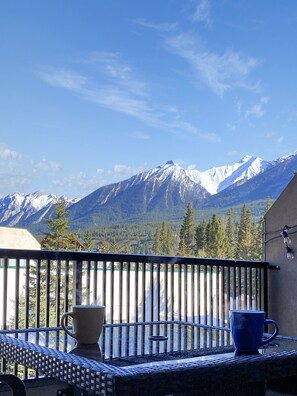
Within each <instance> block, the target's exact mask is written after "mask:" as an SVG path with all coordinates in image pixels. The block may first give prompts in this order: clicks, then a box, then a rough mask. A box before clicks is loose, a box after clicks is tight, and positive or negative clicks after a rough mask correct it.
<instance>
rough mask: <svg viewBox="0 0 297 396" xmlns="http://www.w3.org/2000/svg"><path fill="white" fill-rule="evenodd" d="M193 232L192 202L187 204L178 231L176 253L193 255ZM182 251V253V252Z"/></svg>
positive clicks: (194, 231) (194, 228) (194, 230)
mask: <svg viewBox="0 0 297 396" xmlns="http://www.w3.org/2000/svg"><path fill="white" fill-rule="evenodd" d="M195 233H196V227H195V223H194V211H193V207H192V204H191V203H189V204H188V205H187V210H186V214H185V217H184V220H183V222H182V225H181V228H180V233H179V240H180V242H179V246H178V253H177V254H178V255H180V256H181V255H183V256H194V255H195ZM182 252H183V253H184V254H182Z"/></svg>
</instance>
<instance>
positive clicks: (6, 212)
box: [0, 192, 78, 226]
mask: <svg viewBox="0 0 297 396" xmlns="http://www.w3.org/2000/svg"><path fill="white" fill-rule="evenodd" d="M58 200H62V201H63V202H65V206H66V207H69V206H70V205H72V204H73V203H75V202H77V201H78V200H77V199H68V198H67V197H65V196H62V197H57V196H56V195H53V194H50V195H45V194H42V193H40V192H34V193H33V194H22V193H13V194H9V195H7V196H6V197H4V198H2V199H0V224H1V225H2V226H5V225H9V226H15V225H22V226H24V225H26V224H27V223H28V224H32V223H38V222H40V221H41V220H42V219H43V218H44V217H46V216H47V215H48V214H49V212H50V211H51V210H52V207H53V205H54V204H55V203H56V202H57V201H58Z"/></svg>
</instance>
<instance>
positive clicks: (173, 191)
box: [0, 151, 297, 228]
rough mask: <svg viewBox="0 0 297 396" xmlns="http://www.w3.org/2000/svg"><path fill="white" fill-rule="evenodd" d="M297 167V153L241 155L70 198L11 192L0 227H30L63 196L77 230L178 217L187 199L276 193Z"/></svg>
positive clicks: (204, 201) (218, 202) (227, 200)
mask: <svg viewBox="0 0 297 396" xmlns="http://www.w3.org/2000/svg"><path fill="white" fill-rule="evenodd" d="M296 169H297V151H294V152H293V153H291V154H289V155H287V156H284V157H280V158H278V159H277V160H273V161H265V160H263V159H261V158H259V157H252V156H249V155H247V156H245V157H243V158H242V159H241V160H240V161H237V162H235V163H234V164H233V165H223V166H219V167H212V168H210V169H208V170H206V171H203V172H201V171H198V170H196V169H183V168H182V167H181V166H180V165H179V164H176V163H174V162H173V161H171V160H170V161H167V162H166V163H165V165H163V166H157V167H155V168H153V169H150V170H148V171H145V172H141V173H138V174H136V175H134V176H132V177H130V178H129V179H126V180H123V181H120V182H118V183H113V184H109V185H106V186H103V187H100V188H98V189H97V190H95V191H93V192H92V193H90V194H88V195H87V196H86V197H84V198H82V199H80V200H78V199H75V198H74V199H69V198H67V197H65V196H62V197H57V196H56V195H54V194H49V195H44V194H42V193H40V192H35V193H33V194H22V193H13V194H9V195H8V196H6V197H4V198H2V199H0V225H3V226H18V227H28V228H30V227H31V226H33V225H36V224H40V223H41V222H42V221H43V220H44V219H46V218H48V217H49V216H51V215H52V214H53V213H54V205H55V203H56V202H57V200H59V199H61V200H63V202H64V203H65V206H66V208H67V210H68V217H69V224H71V225H72V226H75V227H79V228H89V227H90V226H92V227H96V226H99V225H102V224H109V223H116V222H119V221H125V219H126V220H127V221H131V220H133V219H135V220H137V219H140V218H150V217H162V214H165V213H166V214H167V215H168V216H169V218H170V216H171V217H172V216H176V215H177V213H178V212H179V210H181V208H184V207H185V205H186V204H187V203H188V202H192V203H193V207H194V208H195V209H201V210H203V209H210V208H212V207H213V208H224V207H228V206H234V205H239V204H241V203H242V202H252V201H256V200H261V199H265V198H267V196H270V197H271V198H276V196H277V195H278V194H279V193H280V192H281V191H282V189H283V188H284V187H285V185H286V184H287V183H288V182H289V181H290V178H291V177H292V173H293V171H294V170H296Z"/></svg>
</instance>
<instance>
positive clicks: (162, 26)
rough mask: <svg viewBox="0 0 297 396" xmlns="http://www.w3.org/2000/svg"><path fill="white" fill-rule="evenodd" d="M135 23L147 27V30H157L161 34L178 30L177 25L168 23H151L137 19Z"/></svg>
mask: <svg viewBox="0 0 297 396" xmlns="http://www.w3.org/2000/svg"><path fill="white" fill-rule="evenodd" d="M134 23H136V24H137V25H140V26H143V27H146V28H150V29H154V30H157V31H159V32H170V31H172V30H174V29H176V27H177V23H168V22H164V23H153V22H149V21H147V20H145V19H142V18H141V19H135V20H134Z"/></svg>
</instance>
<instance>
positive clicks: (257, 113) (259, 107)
mask: <svg viewBox="0 0 297 396" xmlns="http://www.w3.org/2000/svg"><path fill="white" fill-rule="evenodd" d="M268 102H269V97H267V96H263V97H262V98H260V100H259V102H258V103H256V104H254V105H253V106H251V107H250V108H248V109H247V110H246V112H245V118H249V117H250V116H253V117H257V118H260V117H263V115H264V114H265V109H264V105H266V104H267V103H268Z"/></svg>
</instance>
